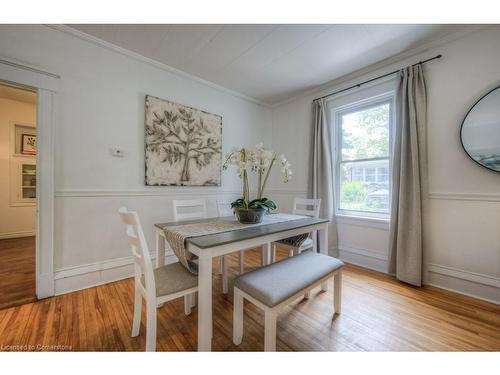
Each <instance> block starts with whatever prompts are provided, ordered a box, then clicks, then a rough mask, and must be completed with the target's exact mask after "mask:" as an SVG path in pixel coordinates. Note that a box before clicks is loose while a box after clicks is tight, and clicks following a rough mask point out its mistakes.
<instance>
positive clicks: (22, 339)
mask: <svg viewBox="0 0 500 375" xmlns="http://www.w3.org/2000/svg"><path fill="white" fill-rule="evenodd" d="M283 255H284V253H281V256H283ZM259 259H260V255H259V253H258V252H257V251H250V252H247V255H246V261H247V262H246V263H247V265H250V266H258V264H259ZM216 269H217V264H216V263H215V262H214V270H216ZM236 269H237V258H236V257H231V260H230V272H231V274H232V275H233V276H234V275H235V273H236ZM343 282H344V289H343V306H342V314H341V315H340V316H336V317H335V318H334V319H333V320H332V311H333V302H332V294H331V293H332V292H331V289H330V291H329V292H327V293H322V292H319V289H318V291H316V292H313V293H312V295H311V298H310V299H309V300H302V301H298V302H296V303H295V304H293V305H292V306H290V307H288V308H286V309H284V311H283V313H281V314H280V315H279V318H278V329H277V332H278V340H277V349H278V350H280V351H291V350H296V351H500V306H498V305H495V304H491V303H487V302H483V301H479V300H476V299H473V298H469V297H465V296H462V295H458V294H454V293H451V292H447V291H444V290H440V289H437V288H432V287H424V288H412V287H409V286H407V285H405V284H402V283H400V282H398V281H396V280H394V279H393V278H391V277H389V276H387V275H384V274H381V273H378V272H374V271H369V270H366V269H362V268H359V267H355V266H350V265H349V266H346V268H345V271H344V277H343ZM132 305H133V280H132V279H127V280H122V281H118V282H114V283H111V284H107V285H103V286H99V287H96V288H90V289H86V290H82V291H78V292H74V293H70V294H66V295H62V296H58V297H54V298H50V299H45V300H41V301H38V302H35V303H29V304H25V305H23V306H18V307H14V308H9V309H5V310H1V311H0V349H2V350H9V349H18V350H19V349H23V350H24V349H29V350H39V349H42V350H80V351H82V350H83V351H87V350H92V351H103V350H106V351H114V350H119V351H124V350H126V351H129V350H144V347H145V327H144V319H145V312H144V311H143V321H142V324H141V333H140V336H139V337H136V338H131V337H130V330H131V320H132ZM213 307H214V340H213V350H219V351H220V350H223V351H230V350H245V351H254V350H262V349H263V345H264V337H263V333H264V328H263V314H262V312H261V311H260V310H259V309H258V308H256V307H255V306H253V305H252V304H245V320H244V337H243V342H242V344H241V345H240V346H239V347H237V346H235V345H233V343H232V295H231V291H230V294H229V295H228V296H224V295H223V294H222V292H221V278H220V275H214V303H213ZM196 341H197V309H196V308H194V309H193V313H192V314H191V315H190V316H186V315H184V305H183V301H182V299H178V300H175V301H172V302H169V303H166V304H165V305H164V306H163V307H162V308H161V309H159V310H158V340H157V342H158V344H157V350H159V351H160V350H169V351H183V350H196ZM11 345H20V346H24V345H26V347H24V348H23V347H21V348H20V347H15V346H14V347H11ZM28 345H32V346H31V347H29V346H28ZM57 345H59V346H57Z"/></svg>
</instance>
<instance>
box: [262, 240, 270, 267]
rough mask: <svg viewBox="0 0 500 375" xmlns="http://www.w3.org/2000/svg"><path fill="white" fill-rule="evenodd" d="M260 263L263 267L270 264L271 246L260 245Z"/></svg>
mask: <svg viewBox="0 0 500 375" xmlns="http://www.w3.org/2000/svg"><path fill="white" fill-rule="evenodd" d="M261 263H262V265H263V266H265V265H267V264H270V263H271V244H270V243H266V244H264V245H262V259H261Z"/></svg>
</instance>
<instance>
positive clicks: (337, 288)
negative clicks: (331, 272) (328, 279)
mask: <svg viewBox="0 0 500 375" xmlns="http://www.w3.org/2000/svg"><path fill="white" fill-rule="evenodd" d="M333 305H334V309H335V310H334V311H335V312H336V313H337V314H340V310H341V307H342V306H341V305H342V271H339V272H338V273H337V274H336V275H335V276H334V277H333Z"/></svg>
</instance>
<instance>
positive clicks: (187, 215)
mask: <svg viewBox="0 0 500 375" xmlns="http://www.w3.org/2000/svg"><path fill="white" fill-rule="evenodd" d="M172 204H173V206H174V221H181V220H196V219H205V218H206V217H207V202H206V201H205V200H204V199H192V200H174V201H172ZM182 211H185V212H182Z"/></svg>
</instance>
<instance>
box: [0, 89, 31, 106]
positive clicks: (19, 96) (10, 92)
mask: <svg viewBox="0 0 500 375" xmlns="http://www.w3.org/2000/svg"><path fill="white" fill-rule="evenodd" d="M0 98H4V99H10V100H15V101H18V102H24V103H30V104H35V103H36V93H34V92H33V91H28V90H23V89H18V88H15V87H12V86H8V85H0Z"/></svg>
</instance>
